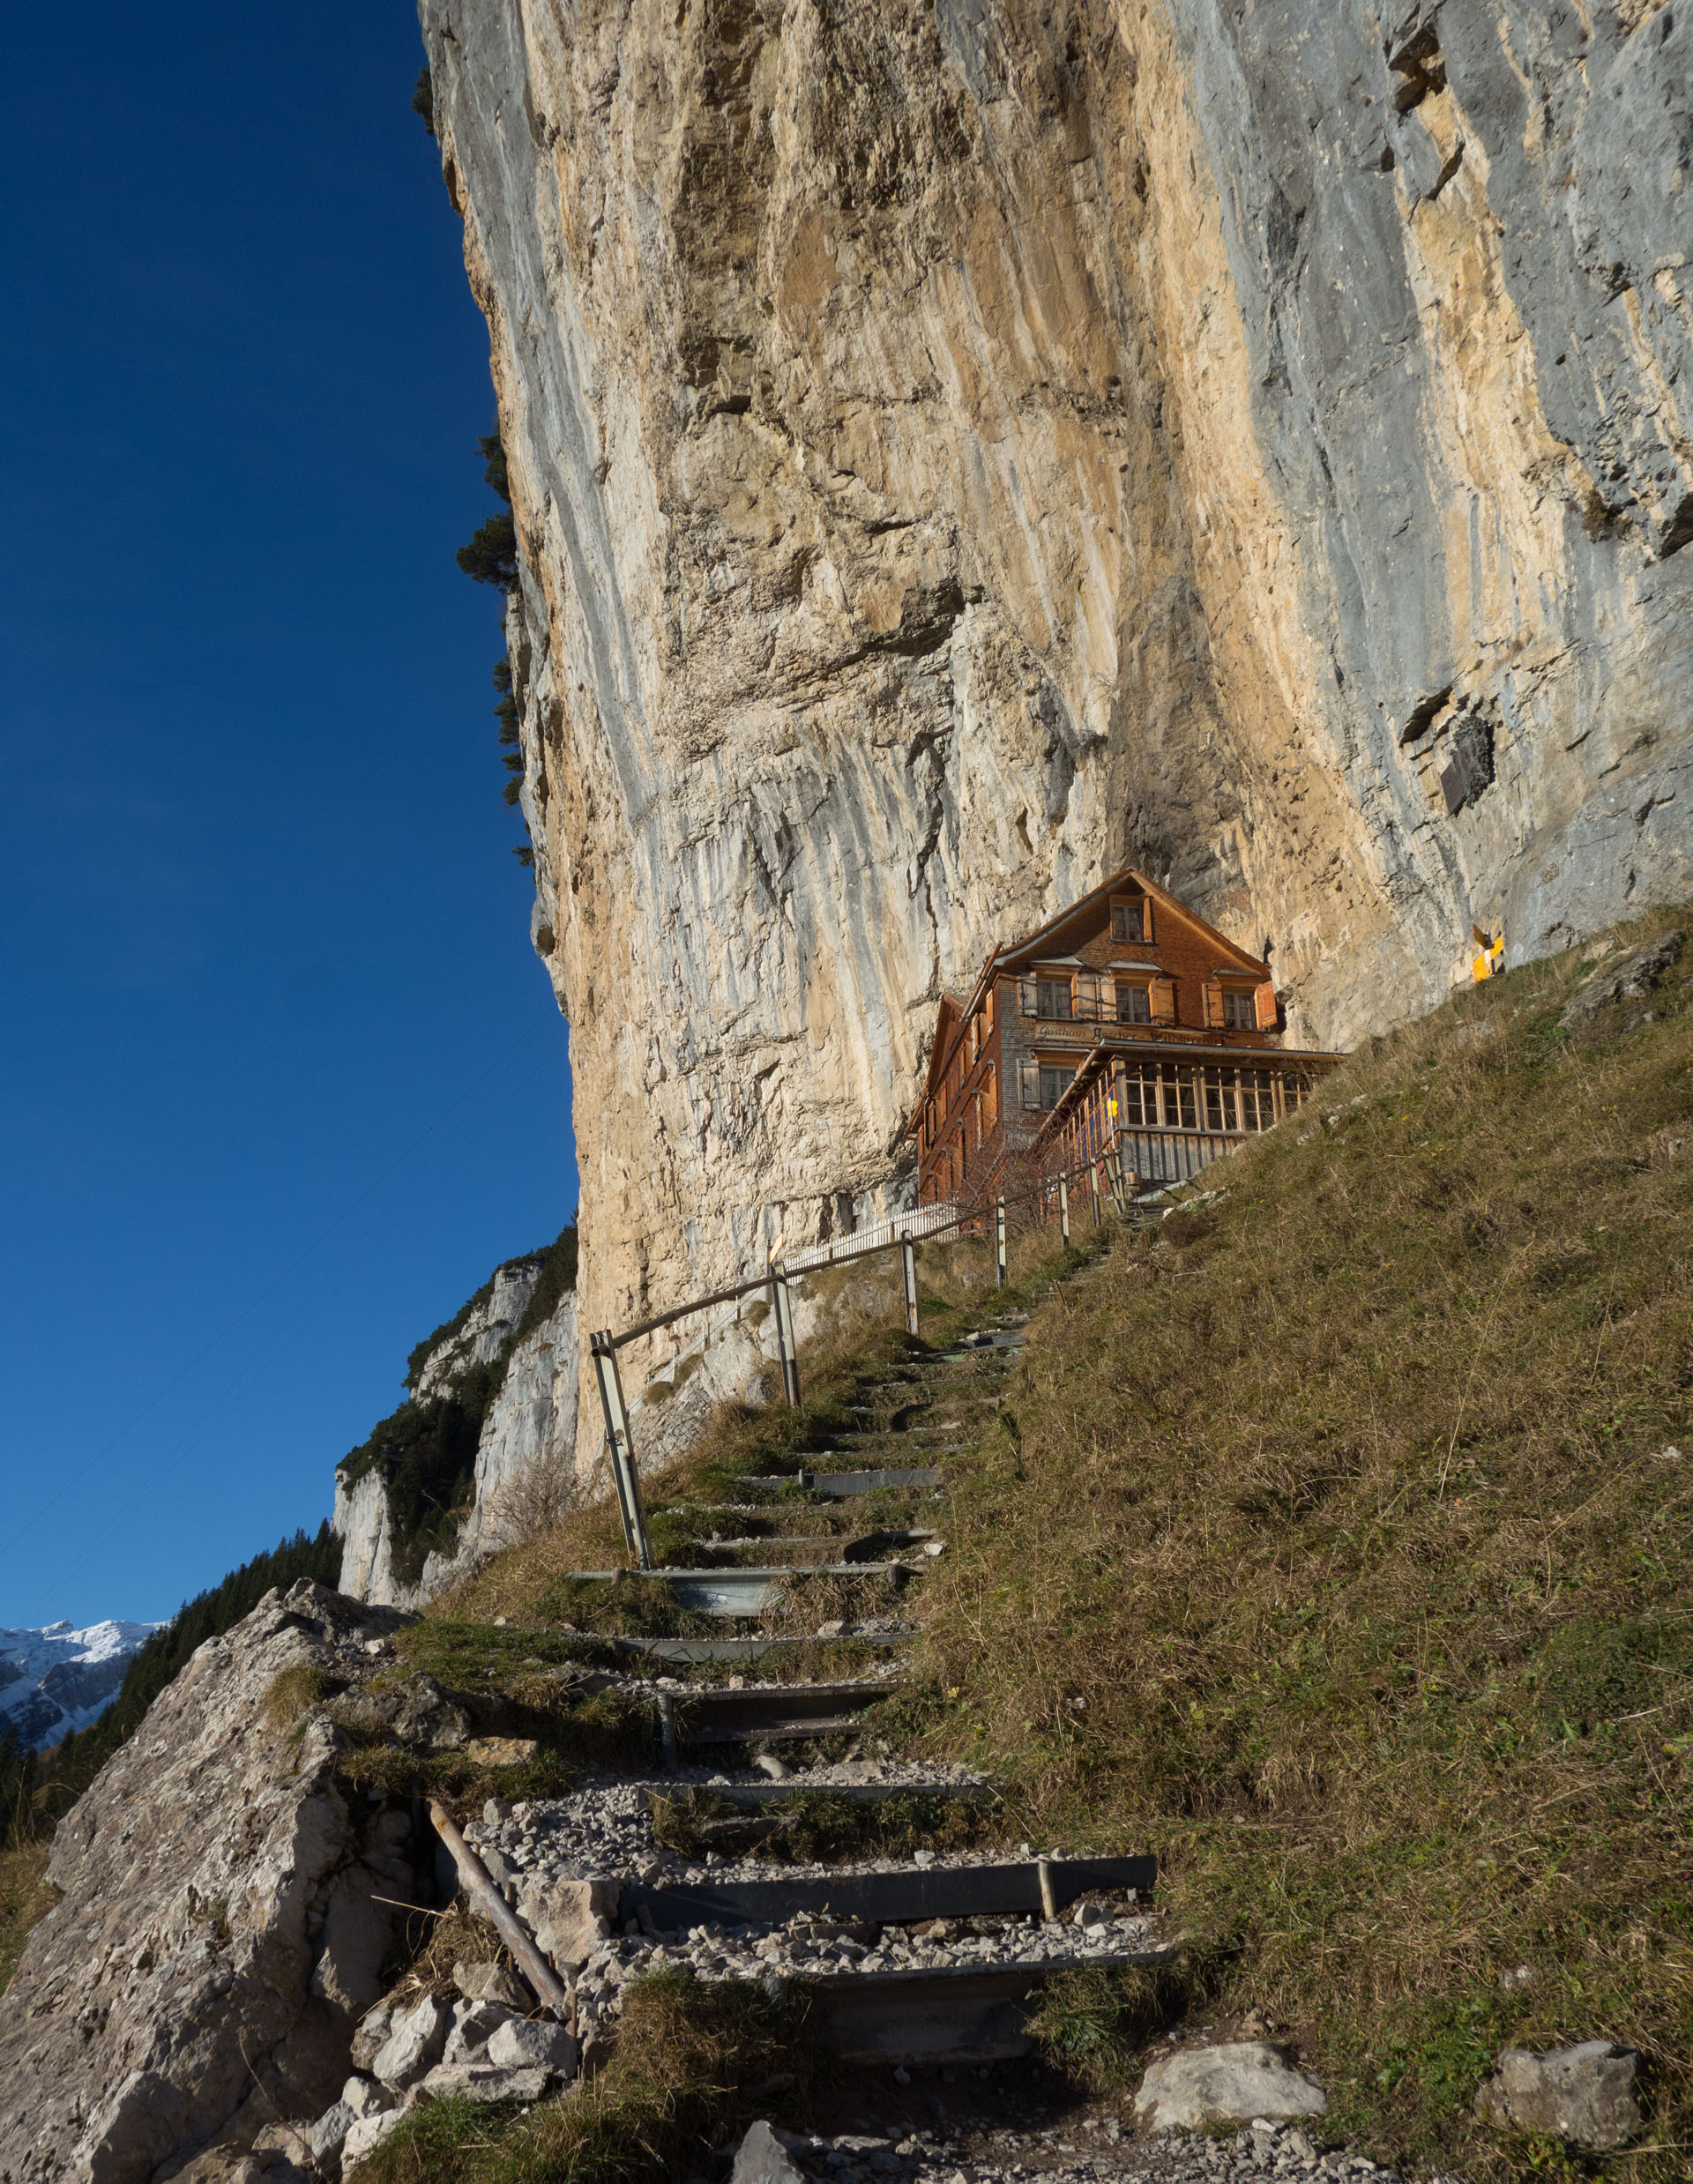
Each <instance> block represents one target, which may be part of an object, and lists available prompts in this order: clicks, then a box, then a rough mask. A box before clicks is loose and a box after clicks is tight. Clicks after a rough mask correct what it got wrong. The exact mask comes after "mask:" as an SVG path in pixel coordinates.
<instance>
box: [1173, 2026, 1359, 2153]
mask: <svg viewBox="0 0 1693 2184" xmlns="http://www.w3.org/2000/svg"><path fill="white" fill-rule="evenodd" d="M1328 2105H1329V2104H1328V2097H1327V2095H1326V2094H1325V2093H1324V2091H1323V2088H1322V2087H1321V2086H1320V2085H1319V2084H1318V2083H1316V2079H1315V2078H1310V2077H1307V2076H1306V2075H1305V2073H1304V2072H1303V2071H1302V2070H1296V2069H1295V2068H1294V2066H1293V2065H1292V2064H1291V2063H1290V2062H1289V2061H1288V2060H1287V2057H1286V2056H1285V2055H1284V2054H1281V2052H1280V2051H1279V2049H1277V2048H1274V2047H1271V2046H1266V2045H1265V2044H1264V2041H1262V2040H1230V2041H1227V2042H1225V2043H1224V2044H1222V2045H1221V2046H1216V2047H1203V2046H1197V2045H1196V2046H1192V2047H1183V2048H1181V2049H1179V2050H1178V2051H1177V2053H1176V2054H1174V2055H1167V2056H1165V2057H1164V2058H1163V2059H1162V2060H1161V2061H1158V2062H1155V2063H1153V2065H1152V2068H1150V2069H1149V2070H1148V2071H1147V2073H1146V2075H1145V2077H1144V2078H1143V2079H1142V2081H1141V2084H1140V2091H1138V2092H1137V2094H1136V2095H1135V2113H1136V2114H1137V2116H1142V2117H1144V2118H1145V2121H1146V2122H1147V2124H1148V2125H1149V2126H1150V2127H1151V2128H1152V2129H1153V2130H1154V2131H1167V2130H1171V2129H1175V2128H1182V2129H1185V2130H1190V2131H1198V2130H1204V2129H1205V2128H1207V2127H1209V2126H1211V2125H1214V2124H1219V2123H1247V2122H1249V2121H1251V2120H1252V2119H1253V2118H1254V2117H1255V2116H1262V2117H1267V2118H1269V2119H1271V2120H1272V2121H1278V2122H1286V2121H1287V2120H1288V2119H1289V2118H1291V2117H1294V2116H1320V2115H1321V2114H1322V2113H1324V2110H1325V2109H1326V2108H1327V2106H1328Z"/></svg>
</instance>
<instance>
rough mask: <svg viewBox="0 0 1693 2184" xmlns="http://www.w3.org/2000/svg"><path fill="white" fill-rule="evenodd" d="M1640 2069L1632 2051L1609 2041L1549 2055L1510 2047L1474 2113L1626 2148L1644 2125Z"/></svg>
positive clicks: (1598, 2146) (1581, 2142) (1582, 2142)
mask: <svg viewBox="0 0 1693 2184" xmlns="http://www.w3.org/2000/svg"><path fill="white" fill-rule="evenodd" d="M1639 2068H1640V2058H1639V2056H1638V2055H1637V2054H1636V2053H1635V2051H1634V2049H1633V2048H1631V2047H1614V2046H1612V2045H1611V2043H1610V2041H1609V2040H1583V2041H1582V2042H1581V2044H1580V2045H1579V2046H1576V2047H1560V2048H1558V2049H1556V2050H1555V2052H1554V2053H1553V2054H1549V2055H1533V2054H1529V2052H1528V2050H1527V2049H1526V2048H1522V2047H1507V2048H1506V2049H1505V2050H1504V2052H1503V2054H1501V2056H1500V2058H1499V2067H1498V2068H1497V2070H1496V2071H1495V2074H1494V2076H1492V2077H1490V2078H1488V2080H1487V2081H1486V2082H1485V2083H1484V2084H1483V2085H1482V2087H1481V2090H1480V2092H1478V2093H1477V2095H1476V2097H1475V2113H1477V2115H1478V2116H1480V2118H1481V2120H1482V2121H1483V2122H1484V2123H1494V2124H1498V2125H1500V2126H1501V2127H1502V2128H1506V2129H1515V2130H1518V2131H1544V2132H1547V2133H1549V2134H1550V2135H1551V2136H1554V2137H1556V2138H1562V2139H1567V2140H1568V2141H1569V2142H1570V2144H1571V2145H1575V2146H1585V2147H1591V2148H1592V2149H1593V2150H1603V2149H1604V2148H1606V2147H1608V2146H1621V2145H1622V2144H1624V2143H1626V2142H1627V2141H1628V2140H1629V2139H1630V2138H1632V2137H1633V2136H1634V2135H1635V2133H1636V2132H1637V2130H1638V2129H1639V2128H1640V2125H1641V2115H1640V2108H1639V2104H1638V2103H1637V2101H1636V2099H1635V2097H1634V2084H1635V2078H1636V2076H1637V2072H1638V2070H1639Z"/></svg>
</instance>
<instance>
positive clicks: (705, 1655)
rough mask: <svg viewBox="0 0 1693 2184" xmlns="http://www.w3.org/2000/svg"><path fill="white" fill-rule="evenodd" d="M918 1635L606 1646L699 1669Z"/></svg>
mask: <svg viewBox="0 0 1693 2184" xmlns="http://www.w3.org/2000/svg"><path fill="white" fill-rule="evenodd" d="M917 1635H918V1634H917V1632H916V1631H914V1630H867V1631H863V1632H858V1631H844V1632H843V1633H842V1634H841V1636H839V1637H838V1638H818V1637H809V1638H612V1639H609V1640H608V1642H607V1643H608V1644H610V1645H612V1646H614V1647H615V1648H617V1649H619V1650H627V1651H630V1652H635V1653H645V1654H647V1655H649V1656H650V1657H651V1658H653V1659H654V1660H660V1661H675V1662H677V1663H679V1664H681V1665H683V1666H696V1665H703V1664H704V1663H705V1662H707V1661H757V1660H762V1659H763V1658H764V1656H765V1654H766V1653H779V1652H780V1651H781V1650H782V1648H783V1647H784V1646H795V1645H880V1646H896V1645H910V1644H912V1643H913V1641H914V1639H915V1638H916V1636H917Z"/></svg>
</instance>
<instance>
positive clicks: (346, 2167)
mask: <svg viewBox="0 0 1693 2184" xmlns="http://www.w3.org/2000/svg"><path fill="white" fill-rule="evenodd" d="M402 2113H404V2111H403V2110H401V2109H399V2108H390V2109H388V2110H386V2111H385V2112H384V2113H383V2114H381V2115H377V2116H361V2117H360V2118H359V2120H358V2121H357V2122H356V2123H355V2124H354V2126H353V2128H352V2129H351V2130H350V2131H349V2132H348V2133H347V2136H346V2137H345V2138H344V2139H343V2140H342V2141H341V2174H342V2175H343V2176H351V2174H352V2173H353V2172H354V2169H356V2168H357V2167H358V2165H359V2164H360V2162H362V2161H365V2160H368V2159H369V2157H370V2156H371V2155H372V2154H373V2153H375V2152H376V2150H377V2147H378V2146H380V2145H381V2143H382V2142H383V2141H384V2139H385V2138H386V2137H388V2136H389V2135H390V2134H391V2133H392V2132H394V2131H397V2130H398V2129H399V2119H400V2117H401V2115H402Z"/></svg>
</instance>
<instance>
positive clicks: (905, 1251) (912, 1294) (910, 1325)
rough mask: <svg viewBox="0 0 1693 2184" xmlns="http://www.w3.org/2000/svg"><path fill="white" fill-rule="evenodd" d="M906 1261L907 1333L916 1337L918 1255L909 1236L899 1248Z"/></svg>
mask: <svg viewBox="0 0 1693 2184" xmlns="http://www.w3.org/2000/svg"><path fill="white" fill-rule="evenodd" d="M899 1255H900V1256H901V1258H902V1259H903V1260H904V1261H905V1272H906V1333H907V1334H908V1335H911V1336H913V1337H914V1336H915V1335H916V1332H917V1254H916V1252H915V1251H914V1249H913V1248H912V1241H911V1238H910V1237H909V1236H907V1237H906V1239H905V1240H904V1241H903V1242H902V1243H901V1245H900V1247H899Z"/></svg>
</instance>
